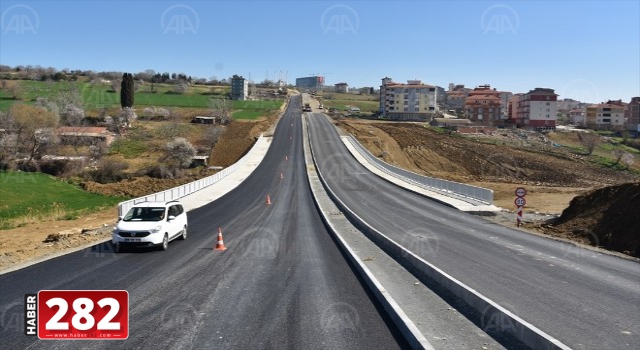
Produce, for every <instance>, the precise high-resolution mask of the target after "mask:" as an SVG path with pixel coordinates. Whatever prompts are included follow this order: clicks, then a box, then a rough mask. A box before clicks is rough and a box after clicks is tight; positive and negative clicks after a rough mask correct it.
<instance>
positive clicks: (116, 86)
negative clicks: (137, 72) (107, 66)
mask: <svg viewBox="0 0 640 350" xmlns="http://www.w3.org/2000/svg"><path fill="white" fill-rule="evenodd" d="M121 84H122V79H121V78H113V79H111V90H113V92H115V93H119V92H120V85H121Z"/></svg>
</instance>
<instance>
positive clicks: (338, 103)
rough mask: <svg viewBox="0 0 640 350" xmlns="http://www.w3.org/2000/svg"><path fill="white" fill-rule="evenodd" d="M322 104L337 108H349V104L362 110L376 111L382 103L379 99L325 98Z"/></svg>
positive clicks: (326, 106)
mask: <svg viewBox="0 0 640 350" xmlns="http://www.w3.org/2000/svg"><path fill="white" fill-rule="evenodd" d="M322 104H323V105H324V107H325V108H335V109H339V110H343V111H345V110H347V106H353V107H358V108H360V111H362V112H376V111H378V110H379V109H380V104H379V103H378V102H377V101H362V100H334V99H331V100H323V101H322Z"/></svg>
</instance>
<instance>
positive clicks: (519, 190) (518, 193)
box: [516, 187, 527, 197]
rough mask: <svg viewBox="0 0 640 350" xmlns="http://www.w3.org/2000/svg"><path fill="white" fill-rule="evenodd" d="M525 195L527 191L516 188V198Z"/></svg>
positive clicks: (522, 188)
mask: <svg viewBox="0 0 640 350" xmlns="http://www.w3.org/2000/svg"><path fill="white" fill-rule="evenodd" d="M526 195H527V190H525V189H524V187H518V188H516V196H517V197H524V196H526Z"/></svg>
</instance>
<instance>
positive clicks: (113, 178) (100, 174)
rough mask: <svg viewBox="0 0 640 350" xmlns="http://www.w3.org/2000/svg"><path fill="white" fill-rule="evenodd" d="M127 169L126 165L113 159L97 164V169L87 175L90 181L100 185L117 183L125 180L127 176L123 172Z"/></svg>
mask: <svg viewBox="0 0 640 350" xmlns="http://www.w3.org/2000/svg"><path fill="white" fill-rule="evenodd" d="M127 167H128V165H127V163H125V162H121V161H117V160H113V159H103V160H101V161H100V163H98V168H97V169H96V170H93V171H91V172H90V173H89V175H90V177H91V180H93V181H95V182H99V183H101V184H106V183H110V182H118V181H120V180H122V179H125V178H127V175H126V174H125V172H124V170H125V169H127Z"/></svg>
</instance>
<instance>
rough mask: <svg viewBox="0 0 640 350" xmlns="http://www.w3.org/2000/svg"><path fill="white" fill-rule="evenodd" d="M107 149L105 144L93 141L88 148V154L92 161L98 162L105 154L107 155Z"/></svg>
mask: <svg viewBox="0 0 640 350" xmlns="http://www.w3.org/2000/svg"><path fill="white" fill-rule="evenodd" d="M108 149H109V147H108V146H107V143H106V142H104V141H94V142H93V143H92V144H91V146H89V154H90V155H91V158H92V159H95V160H99V159H101V158H102V156H103V155H104V154H105V153H107V150H108Z"/></svg>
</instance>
